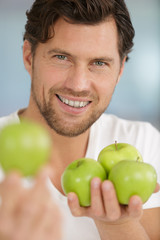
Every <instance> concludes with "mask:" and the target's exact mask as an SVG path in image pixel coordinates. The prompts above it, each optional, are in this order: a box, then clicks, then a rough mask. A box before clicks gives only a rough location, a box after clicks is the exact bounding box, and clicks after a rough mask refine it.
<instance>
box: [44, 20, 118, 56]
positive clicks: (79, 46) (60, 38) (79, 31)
mask: <svg viewBox="0 0 160 240" xmlns="http://www.w3.org/2000/svg"><path fill="white" fill-rule="evenodd" d="M47 48H48V50H49V48H61V49H64V50H65V51H68V52H70V53H71V54H72V52H73V53H74V54H84V53H86V55H87V54H91V53H92V52H93V54H94V55H95V52H97V54H101V55H102V54H103V55H104V53H105V52H106V53H108V54H112V55H113V54H118V32H117V27H116V23H115V21H114V19H113V18H108V19H107V20H106V21H104V22H101V23H99V24H97V25H85V24H72V23H69V22H66V21H65V20H64V19H62V18H60V19H58V20H57V22H56V23H55V25H54V35H53V38H52V39H50V40H49V41H48V42H47Z"/></svg>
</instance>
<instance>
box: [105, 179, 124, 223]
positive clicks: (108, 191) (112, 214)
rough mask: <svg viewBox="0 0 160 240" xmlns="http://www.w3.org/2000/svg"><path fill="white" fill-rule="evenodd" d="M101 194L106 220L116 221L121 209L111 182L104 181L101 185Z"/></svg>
mask: <svg viewBox="0 0 160 240" xmlns="http://www.w3.org/2000/svg"><path fill="white" fill-rule="evenodd" d="M102 193H103V199H104V206H105V211H106V214H107V218H108V219H109V220H110V221H116V220H117V219H119V218H120V216H121V208H120V205H119V203H118V200H117V196H116V191H115V189H114V185H113V184H112V182H110V181H108V180H106V181H104V182H103V183H102Z"/></svg>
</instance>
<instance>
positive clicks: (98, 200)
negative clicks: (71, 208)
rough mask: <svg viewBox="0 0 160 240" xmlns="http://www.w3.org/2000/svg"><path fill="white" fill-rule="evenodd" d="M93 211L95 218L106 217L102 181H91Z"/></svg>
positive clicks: (95, 179) (96, 179)
mask: <svg viewBox="0 0 160 240" xmlns="http://www.w3.org/2000/svg"><path fill="white" fill-rule="evenodd" d="M91 210H92V214H93V215H94V216H95V217H104V216H105V211H104V205H103V198H102V192H101V180H100V179H99V178H94V179H92V181H91Z"/></svg>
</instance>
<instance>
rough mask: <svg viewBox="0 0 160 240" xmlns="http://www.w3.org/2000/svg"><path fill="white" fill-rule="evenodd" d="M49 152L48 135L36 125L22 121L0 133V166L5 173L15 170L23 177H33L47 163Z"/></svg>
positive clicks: (8, 126) (49, 142)
mask: <svg viewBox="0 0 160 240" xmlns="http://www.w3.org/2000/svg"><path fill="white" fill-rule="evenodd" d="M50 151H51V140H50V138H49V135H48V133H47V132H46V131H45V129H44V128H43V127H42V126H40V125H39V124H37V123H33V122H31V121H26V120H23V121H21V123H12V124H9V125H7V126H6V127H4V128H3V129H2V130H1V132H0V164H1V166H2V168H3V170H4V171H5V172H6V173H7V172H9V171H12V170H17V171H19V172H20V173H21V174H22V175H23V176H33V175H35V174H36V173H37V171H38V170H39V169H40V167H41V166H42V165H44V164H45V163H46V162H47V160H48V158H49V155H50Z"/></svg>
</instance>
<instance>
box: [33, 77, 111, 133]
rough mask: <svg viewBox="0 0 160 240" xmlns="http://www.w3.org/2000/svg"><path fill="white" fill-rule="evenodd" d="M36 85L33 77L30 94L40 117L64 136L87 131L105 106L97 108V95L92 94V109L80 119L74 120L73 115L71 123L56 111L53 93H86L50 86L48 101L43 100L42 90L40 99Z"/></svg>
mask: <svg viewBox="0 0 160 240" xmlns="http://www.w3.org/2000/svg"><path fill="white" fill-rule="evenodd" d="M36 92H37V91H36V87H35V86H34V79H33V81H32V86H31V94H32V98H33V100H34V102H35V103H36V105H37V107H38V110H39V112H40V114H41V115H42V117H43V118H44V119H45V121H46V123H47V124H48V126H49V127H50V128H51V129H52V130H54V131H55V132H56V133H57V134H59V135H62V136H66V137H76V136H78V135H80V134H82V133H84V132H85V131H87V130H88V129H89V128H90V127H91V126H92V124H93V123H94V122H95V121H96V120H97V119H98V118H99V117H100V116H101V114H102V113H103V112H104V111H105V110H106V108H107V106H104V107H103V108H101V109H98V100H99V99H98V97H97V96H93V97H92V98H93V102H92V104H93V106H92V107H91V108H92V111H91V110H90V112H89V114H86V116H85V117H84V119H82V120H81V121H76V116H75V117H73V123H72V122H71V121H69V123H68V122H67V121H66V120H65V118H64V116H60V115H59V114H57V113H56V111H55V109H54V107H53V105H52V103H53V98H54V97H55V93H57V92H58V93H65V94H66V93H69V94H71V93H72V95H73V96H74V97H84V95H85V97H86V95H87V93H85V92H83V93H75V92H73V91H72V90H70V89H59V90H57V89H56V90H55V89H54V88H51V89H50V90H49V100H48V102H47V101H46V100H45V96H44V92H43V100H42V101H40V100H39V99H38V97H37V94H36Z"/></svg>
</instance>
